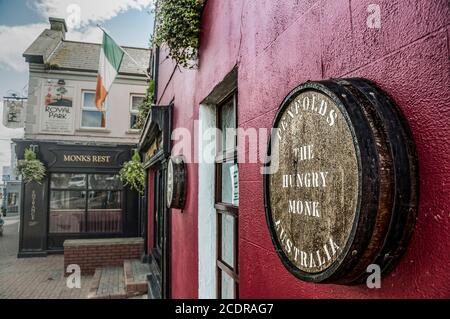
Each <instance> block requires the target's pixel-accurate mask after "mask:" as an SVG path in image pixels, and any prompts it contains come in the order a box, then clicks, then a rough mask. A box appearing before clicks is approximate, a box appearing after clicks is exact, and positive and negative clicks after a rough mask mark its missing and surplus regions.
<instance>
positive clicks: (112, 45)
mask: <svg viewBox="0 0 450 319" xmlns="http://www.w3.org/2000/svg"><path fill="white" fill-rule="evenodd" d="M123 55H124V52H123V50H122V48H121V47H120V46H118V45H117V43H116V42H114V40H113V39H112V38H111V37H110V36H109V35H108V34H106V32H104V31H103V43H102V48H101V50H100V62H99V64H98V75H97V90H96V92H95V105H96V106H97V109H98V110H99V111H103V103H104V102H105V99H106V96H107V95H108V91H109V89H110V88H111V85H112V83H113V81H114V79H115V78H116V76H117V73H118V72H119V68H120V65H121V64H122V60H123Z"/></svg>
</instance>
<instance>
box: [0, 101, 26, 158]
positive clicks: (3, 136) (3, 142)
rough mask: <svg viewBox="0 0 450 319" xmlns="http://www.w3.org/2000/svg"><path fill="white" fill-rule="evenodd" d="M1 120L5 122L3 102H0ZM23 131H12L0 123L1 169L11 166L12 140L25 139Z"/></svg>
mask: <svg viewBox="0 0 450 319" xmlns="http://www.w3.org/2000/svg"><path fill="white" fill-rule="evenodd" d="M0 119H2V120H3V102H1V101H0ZM23 134H24V130H23V129H21V128H20V129H10V128H6V127H4V126H3V123H2V121H0V167H2V166H9V165H10V164H11V139H12V138H20V137H23Z"/></svg>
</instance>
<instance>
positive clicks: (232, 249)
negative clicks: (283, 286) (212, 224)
mask: <svg viewBox="0 0 450 319" xmlns="http://www.w3.org/2000/svg"><path fill="white" fill-rule="evenodd" d="M236 105H237V96H236V93H233V94H232V95H230V96H229V97H228V98H226V99H225V100H224V101H223V102H222V103H220V104H219V105H218V107H217V124H218V125H217V126H218V128H219V129H220V130H221V132H222V134H221V135H220V134H219V135H218V137H217V141H216V142H217V150H218V151H217V154H216V160H215V162H216V164H215V165H216V183H215V184H216V187H215V193H216V195H215V197H216V200H215V209H216V213H217V297H218V298H220V299H232V298H238V284H239V275H238V251H237V247H238V237H237V230H238V212H239V210H238V205H239V176H238V166H237V149H236V146H237V143H236V141H237V138H236V134H235V132H236V131H235V130H236Z"/></svg>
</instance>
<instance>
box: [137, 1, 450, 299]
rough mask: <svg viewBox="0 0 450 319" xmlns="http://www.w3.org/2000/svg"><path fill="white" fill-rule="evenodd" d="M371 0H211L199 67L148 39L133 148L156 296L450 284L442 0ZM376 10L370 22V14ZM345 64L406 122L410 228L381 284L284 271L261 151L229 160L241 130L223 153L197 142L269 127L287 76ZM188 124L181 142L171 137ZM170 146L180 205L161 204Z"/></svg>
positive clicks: (419, 292)
mask: <svg viewBox="0 0 450 319" xmlns="http://www.w3.org/2000/svg"><path fill="white" fill-rule="evenodd" d="M371 3H372V2H370V1H349V0H338V1H315V0H313V1H307V0H301V1H220V0H209V1H206V3H205V6H204V10H203V15H202V22H201V30H202V32H201V36H200V49H199V55H198V68H197V69H195V70H186V69H183V70H182V72H181V71H180V70H178V69H177V68H176V67H175V65H174V63H173V61H171V60H170V59H165V56H166V55H167V50H166V49H165V48H164V46H163V47H161V48H155V49H154V54H153V56H154V57H153V63H154V65H156V66H157V67H156V68H155V70H154V79H155V80H156V98H155V104H156V106H155V107H154V108H153V109H152V115H151V116H150V117H149V119H148V121H147V124H146V129H145V130H144V131H143V134H142V136H141V140H140V150H141V152H142V155H143V157H144V159H145V163H146V164H145V165H146V168H147V173H148V185H147V203H146V205H147V211H146V213H147V215H148V216H147V218H148V226H147V230H146V233H147V238H148V240H147V254H148V255H149V256H150V257H151V258H150V259H151V262H152V264H153V265H154V266H153V268H154V269H156V271H155V274H156V275H155V278H153V279H152V278H150V281H151V285H153V286H154V288H153V290H154V293H153V294H154V295H155V296H161V297H166V298H170V297H171V298H237V297H239V298H430V297H434V298H443V297H447V298H448V297H449V296H450V277H449V265H450V253H449V252H450V247H449V243H450V241H449V240H448V239H449V235H450V233H449V229H450V228H449V227H450V224H449V218H448V211H449V209H450V206H449V201H448V197H449V193H448V190H449V188H448V187H447V185H448V181H449V178H450V175H449V165H450V158H449V156H448V154H450V149H449V143H448V136H450V135H449V134H448V133H449V130H448V128H449V125H448V116H447V115H448V112H449V108H450V104H449V96H450V89H449V88H450V62H449V61H450V60H449V56H450V52H449V47H450V40H449V39H450V20H449V16H450V8H449V3H448V1H445V0H442V1H440V0H439V1H428V2H423V1H419V0H413V1H389V2H386V1H382V2H381V3H380V5H379V6H378V7H377V8H378V9H379V11H376V12H378V13H379V16H377V17H374V16H373V15H372V14H374V12H375V11H373V10H372V9H370V5H371ZM369 9H370V10H369ZM378 18H380V19H381V20H379V21H381V24H380V25H377V24H376V23H375V24H374V23H372V22H371V21H372V20H373V19H378ZM350 77H351V78H355V77H357V78H365V79H368V80H370V81H372V82H374V83H376V85H377V86H378V87H380V88H381V89H382V90H383V91H384V92H386V93H387V94H388V95H389V96H390V97H391V98H392V99H393V100H394V101H395V103H396V104H397V105H398V107H399V109H400V110H401V112H402V113H403V114H404V117H405V119H406V121H407V122H408V125H409V127H410V129H411V132H412V137H413V139H414V141H415V147H416V150H417V157H418V164H419V176H420V179H419V181H418V189H420V201H419V204H418V214H417V220H416V223H415V227H414V232H413V235H412V238H411V241H410V242H409V245H408V246H407V249H406V252H405V253H404V255H403V256H402V258H401V259H400V261H399V263H398V265H397V266H396V267H395V268H394V269H393V270H392V271H391V272H390V273H388V274H387V275H386V276H385V277H383V281H382V284H381V285H382V286H381V288H380V289H370V288H368V287H367V286H366V285H364V284H359V285H337V284H323V283H321V284H318V283H311V282H305V281H302V280H300V279H299V278H297V277H296V276H294V275H293V274H292V273H291V272H290V271H289V270H288V269H287V267H285V266H284V265H283V262H282V260H280V258H279V255H278V253H277V251H276V249H275V247H274V244H273V241H272V239H273V238H271V233H270V231H269V228H268V225H267V220H266V207H265V204H264V202H265V201H264V181H263V176H262V175H261V173H260V169H261V167H262V166H263V164H262V163H261V161H255V162H250V163H249V161H248V160H247V161H243V162H241V161H239V162H238V161H237V160H236V157H237V155H236V153H237V150H236V148H237V146H239V143H241V142H242V141H241V140H240V139H239V136H238V142H237V143H238V145H236V143H235V142H234V141H233V140H228V141H227V140H226V138H225V140H222V141H221V142H222V143H225V145H226V146H227V148H226V149H227V150H228V151H230V152H226V154H225V156H216V155H217V154H216V151H217V150H215V149H214V148H213V149H212V150H211V149H210V150H209V151H210V152H207V154H206V155H205V154H203V153H202V152H203V151H204V149H205V147H207V144H206V142H205V139H204V138H202V134H204V133H205V132H206V131H208V129H213V128H233V127H236V128H241V129H244V130H249V129H250V130H251V129H257V130H258V132H259V131H260V130H261V129H265V131H264V132H265V137H267V136H268V135H269V132H270V129H271V128H272V124H273V123H274V119H275V117H276V115H277V112H278V111H279V108H280V105H281V104H282V102H283V99H284V98H285V97H286V96H288V94H289V92H291V91H292V90H293V89H294V88H296V87H298V86H299V85H301V84H302V83H305V82H307V81H309V80H312V81H320V80H326V79H330V78H350ZM182 132H184V133H182ZM186 132H187V133H190V134H191V135H190V137H189V138H187V140H189V141H190V142H191V143H189V144H183V147H180V141H181V140H182V139H183V137H182V135H183V134H185V133H186ZM187 133H186V134H187ZM263 135H264V134H263ZM169 136H171V137H172V138H171V139H169V138H168V137H169ZM214 138H218V137H214ZM239 141H241V142H239ZM244 143H245V140H244ZM222 145H224V144H222ZM240 151H241V150H240ZM266 152H267V140H265V142H263V143H261V144H260V145H256V146H252V147H249V146H246V147H245V148H244V151H243V153H244V154H240V155H244V156H246V157H249V156H252V155H255V154H256V155H257V157H259V155H261V154H262V155H263V156H262V157H264V154H266ZM178 155H179V156H183V157H184V158H185V161H186V176H187V177H186V181H185V186H186V195H185V205H184V206H183V208H182V209H178V208H171V209H169V208H167V205H166V201H167V196H168V194H167V187H168V183H169V181H168V175H167V169H168V163H169V161H170V157H171V156H178ZM205 156H206V159H205ZM202 157H203V158H202ZM199 158H202V160H200V159H199ZM405 248H406V247H405ZM333 249H334V248H333ZM356 254H357V252H356Z"/></svg>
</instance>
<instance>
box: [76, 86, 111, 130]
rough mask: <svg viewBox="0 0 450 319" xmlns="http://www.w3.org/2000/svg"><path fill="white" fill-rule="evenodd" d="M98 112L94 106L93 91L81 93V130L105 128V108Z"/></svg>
mask: <svg viewBox="0 0 450 319" xmlns="http://www.w3.org/2000/svg"><path fill="white" fill-rule="evenodd" d="M104 109H105V110H104V111H103V112H100V111H99V110H98V109H97V107H96V106H95V91H94V92H91V91H83V93H82V104H81V127H82V128H105V127H106V107H105V106H104Z"/></svg>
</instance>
